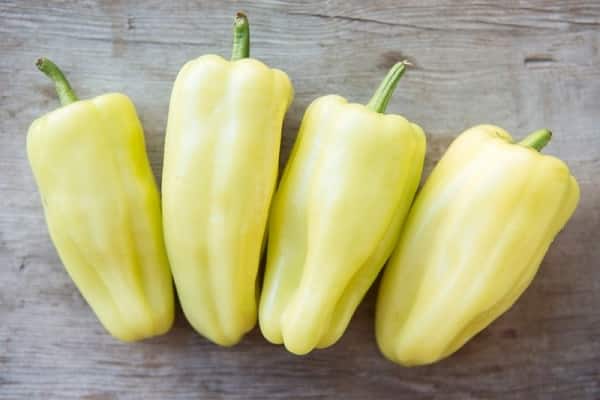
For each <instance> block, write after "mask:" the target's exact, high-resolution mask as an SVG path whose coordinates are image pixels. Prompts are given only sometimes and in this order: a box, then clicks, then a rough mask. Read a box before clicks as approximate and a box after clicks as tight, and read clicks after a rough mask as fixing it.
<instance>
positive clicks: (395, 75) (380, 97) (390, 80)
mask: <svg viewBox="0 0 600 400" xmlns="http://www.w3.org/2000/svg"><path fill="white" fill-rule="evenodd" d="M407 65H411V64H410V63H409V62H408V61H400V62H399V63H396V64H395V65H394V66H393V67H392V68H391V69H390V71H389V72H388V73H387V75H386V76H385V78H383V81H381V84H380V85H379V87H378V88H377V90H376V91H375V94H374V95H373V97H371V100H369V103H368V104H367V108H368V109H370V110H373V111H375V112H378V113H381V114H383V113H384V112H385V109H386V108H387V106H388V103H389V102H390V99H391V98H392V94H393V93H394V89H396V85H397V84H398V81H399V80H400V78H401V77H402V75H403V74H404V71H405V70H406V66H407Z"/></svg>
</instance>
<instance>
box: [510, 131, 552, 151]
mask: <svg viewBox="0 0 600 400" xmlns="http://www.w3.org/2000/svg"><path fill="white" fill-rule="evenodd" d="M550 139H552V132H550V129H539V130H537V131H535V132H533V133H530V134H529V135H527V136H526V137H525V139H523V140H521V141H520V142H519V143H518V144H520V145H521V146H525V147H531V148H532V149H535V150H537V151H540V150H542V149H543V148H544V146H545V145H547V144H548V142H549V141H550Z"/></svg>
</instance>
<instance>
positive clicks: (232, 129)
mask: <svg viewBox="0 0 600 400" xmlns="http://www.w3.org/2000/svg"><path fill="white" fill-rule="evenodd" d="M234 33H235V38H234V50H233V57H232V61H227V60H224V59H223V58H221V57H219V56H216V55H205V56H202V57H200V58H198V59H196V60H193V61H190V62H188V63H187V64H186V65H185V66H184V67H183V68H182V69H181V71H180V72H179V75H178V76H177V80H176V81H175V84H174V86H173V92H172V95H171V104H170V106H169V118H168V124H167V133H166V142H165V157H164V167H163V181H162V182H163V183H162V193H163V194H162V197H163V211H164V232H165V240H166V244H167V250H168V254H169V259H170V261H171V265H172V270H173V276H174V279H175V283H176V286H177V293H178V295H179V300H180V302H181V306H182V308H183V311H184V313H185V315H186V317H187V319H188V321H189V322H190V323H191V324H192V326H193V327H194V328H195V329H196V330H197V331H198V332H199V333H201V334H202V335H204V336H206V337H207V338H208V339H210V340H211V341H213V342H215V343H217V344H220V345H223V346H229V345H233V344H235V343H237V342H238V341H239V340H240V339H241V338H242V336H243V335H244V333H246V332H247V331H249V330H250V329H252V328H253V327H254V326H255V324H256V314H257V311H256V308H257V305H256V303H257V296H258V295H257V280H256V278H257V272H258V267H259V261H260V257H261V248H262V243H263V240H264V236H265V227H266V223H267V216H268V212H269V206H270V204H271V197H272V193H273V190H274V187H275V182H276V179H277V171H278V163H279V146H280V141H281V129H282V123H283V118H284V115H285V112H286V110H287V108H288V107H289V105H290V103H291V101H292V98H293V88H292V84H291V82H290V80H289V78H288V77H287V75H286V74H285V73H284V72H282V71H280V70H277V69H271V68H269V67H267V66H266V65H264V64H263V63H261V62H260V61H257V60H254V59H251V58H248V51H249V47H248V46H249V39H248V38H249V33H248V22H247V20H246V17H245V16H244V15H242V14H239V15H238V16H237V17H236V20H235V25H234Z"/></svg>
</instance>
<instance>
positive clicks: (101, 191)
mask: <svg viewBox="0 0 600 400" xmlns="http://www.w3.org/2000/svg"><path fill="white" fill-rule="evenodd" d="M37 66H38V68H39V69H40V70H41V71H42V72H44V73H45V74H46V75H48V76H49V77H50V78H51V79H52V80H54V81H55V83H56V88H57V92H58V95H59V98H60V100H61V103H62V105H63V107H61V108H59V109H58V110H55V111H53V112H51V113H49V114H47V115H45V116H43V117H41V118H39V119H37V120H35V121H34V122H33V123H32V124H31V127H30V128H29V133H28V135H27V153H28V156H29V161H30V163H31V168H32V170H33V173H34V175H35V179H36V182H37V185H38V188H39V191H40V194H41V197H42V203H43V206H44V212H45V216H46V222H47V224H48V230H49V232H50V236H51V238H52V241H53V242H54V245H55V247H56V250H57V251H58V254H59V256H60V258H61V260H62V262H63V264H64V265H65V268H66V269H67V272H68V273H69V275H70V276H71V278H72V279H73V281H74V282H75V284H76V285H77V287H78V289H79V291H80V292H81V294H82V295H83V297H84V298H85V300H86V301H87V302H88V304H89V305H90V306H91V307H92V309H93V310H94V312H95V313H96V315H97V316H98V318H99V319H100V321H101V323H102V324H103V325H104V327H105V328H106V329H107V330H108V331H109V332H110V333H111V334H112V335H113V336H115V337H116V338H119V339H121V340H125V341H131V340H139V339H143V338H147V337H150V336H155V335H160V334H162V333H165V332H166V331H168V330H169V329H170V327H171V324H172V322H173V287H172V281H171V275H170V272H169V264H168V261H167V257H166V252H165V248H164V243H163V236H162V229H161V216H160V204H159V195H158V191H157V187H156V182H155V180H154V177H153V175H152V170H151V169H150V164H149V162H148V158H147V156H146V151H145V144H144V134H143V131H142V126H141V124H140V121H139V119H138V117H137V114H136V111H135V107H134V105H133V104H132V103H131V101H130V100H129V98H127V97H126V96H125V95H122V94H118V93H112V94H106V95H103V96H99V97H96V98H94V99H92V100H81V101H78V100H77V97H76V96H75V94H74V93H73V90H72V89H71V87H70V85H69V83H68V82H67V80H66V79H65V77H64V75H63V74H62V72H61V71H60V70H59V69H58V67H56V66H55V65H54V64H53V63H52V62H50V61H49V60H47V59H40V60H38V63H37Z"/></svg>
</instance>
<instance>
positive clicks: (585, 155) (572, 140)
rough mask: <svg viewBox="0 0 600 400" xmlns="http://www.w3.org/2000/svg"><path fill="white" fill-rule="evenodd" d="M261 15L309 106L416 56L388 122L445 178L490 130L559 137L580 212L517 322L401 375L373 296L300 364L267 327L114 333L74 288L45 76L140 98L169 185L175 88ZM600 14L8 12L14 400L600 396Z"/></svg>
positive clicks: (2, 375)
mask: <svg viewBox="0 0 600 400" xmlns="http://www.w3.org/2000/svg"><path fill="white" fill-rule="evenodd" d="M240 9H241V10H245V11H246V12H247V13H248V15H249V17H250V22H251V27H252V55H253V56H255V57H257V58H260V59H261V60H263V61H265V62H267V63H268V64H270V65H272V66H276V67H278V68H281V69H283V70H285V71H287V72H288V73H289V75H290V77H291V79H292V81H293V83H294V85H295V88H296V98H295V101H294V104H293V106H292V107H291V110H290V112H289V113H288V117H287V120H286V127H285V133H284V140H283V160H282V163H283V162H284V161H285V159H286V158H287V155H288V153H289V150H290V147H291V145H292V143H293V141H294V138H295V135H296V130H297V128H298V124H299V121H300V118H301V116H302V113H303V110H304V109H305V108H306V106H307V105H308V104H309V102H310V101H311V100H313V99H314V98H315V97H317V96H319V95H323V94H328V93H338V94H341V95H343V96H345V97H347V98H350V99H352V100H353V101H357V102H366V101H367V100H368V99H369V97H370V95H371V93H372V92H373V90H374V89H375V87H376V85H377V84H378V83H379V80H380V79H381V78H382V76H383V75H384V74H385V73H386V71H387V69H388V68H389V67H390V66H391V65H392V64H393V63H394V62H395V61H398V60H401V59H404V58H406V59H408V60H410V61H412V62H413V63H414V64H415V67H414V68H412V69H411V70H410V71H409V72H408V73H407V74H406V75H405V77H404V78H403V80H402V82H401V83H400V85H399V87H398V90H397V92H396V95H395V96H394V98H393V101H392V102H391V104H390V107H389V111H390V112H395V113H401V114H403V115H405V116H407V117H408V118H409V119H411V120H414V121H417V122H418V123H420V124H421V125H422V126H423V127H424V129H425V130H426V132H427V134H428V141H429V143H428V144H429V148H428V154H427V165H426V173H428V172H429V171H430V170H431V167H432V165H434V164H435V162H436V160H438V159H439V157H440V156H441V154H442V153H443V151H444V150H445V149H446V147H447V146H448V144H449V143H450V141H451V140H452V139H453V138H454V137H455V136H456V135H457V134H458V133H459V132H461V131H463V130H464V129H465V128H467V127H470V126H472V125H474V124H477V123H483V122H490V123H495V124H498V125H500V126H503V127H504V128H506V129H508V130H509V131H512V132H513V133H514V134H515V135H516V136H521V135H524V134H525V133H527V132H529V131H532V130H534V129H537V128H540V127H549V128H552V130H553V131H554V132H555V136H554V139H553V141H552V143H551V144H550V145H549V146H548V147H547V149H546V150H544V151H545V152H547V153H550V154H554V155H556V156H558V157H560V158H562V159H564V160H565V161H566V162H567V163H568V164H569V165H570V167H571V168H572V171H573V174H574V175H575V176H576V177H577V179H578V180H579V183H580V185H581V193H582V196H581V203H580V205H579V208H578V210H577V212H576V214H575V216H574V217H573V219H572V220H571V222H570V223H569V224H568V226H567V227H566V229H565V230H564V231H563V232H562V233H561V234H560V235H559V236H558V238H557V240H556V242H555V243H554V245H553V246H552V248H551V249H550V251H549V253H548V254H547V256H546V258H545V260H544V262H543V265H542V267H541V270H540V273H539V275H538V277H537V279H536V280H535V282H534V283H533V285H532V286H531V287H530V289H529V290H528V291H527V292H526V293H525V295H524V296H523V297H522V298H521V299H520V300H519V302H518V304H517V305H516V306H515V307H514V308H513V309H512V310H510V312H508V313H507V314H506V315H505V316H503V317H502V318H500V319H499V320H498V321H496V322H495V323H494V324H493V325H492V326H490V327H489V328H488V329H486V330H485V331H484V332H483V333H481V334H480V335H478V336H477V337H476V338H475V339H474V340H472V341H471V342H470V343H469V344H468V345H467V346H465V347H464V348H463V349H462V350H461V351H460V352H458V353H457V354H456V355H454V356H452V357H451V358H449V359H447V360H445V361H443V362H440V363H439V364H436V365H433V366H429V367H422V368H413V369H408V368H402V367H399V366H396V365H394V364H391V363H390V362H388V361H386V360H385V359H383V358H382V357H381V356H380V354H379V352H378V351H377V347H376V345H375V342H374V337H373V311H374V310H373V309H374V293H373V291H371V292H370V293H369V295H368V296H367V299H366V301H365V302H364V303H363V304H362V305H361V307H360V309H359V310H358V312H357V314H356V316H355V318H354V320H353V321H352V323H351V325H350V327H349V329H348V331H347V332H346V334H345V336H344V337H343V339H342V340H341V341H340V342H339V343H338V344H337V345H335V346H334V347H333V348H330V349H328V350H323V351H316V352H314V353H313V354H311V355H309V356H306V357H295V356H292V355H290V354H288V353H286V352H285V351H284V350H283V349H282V348H280V347H276V346H272V345H269V344H268V343H266V342H265V341H264V340H263V339H262V337H261V335H260V333H259V332H258V331H257V330H255V331H254V332H253V333H252V334H250V335H249V336H248V337H247V338H246V339H245V340H244V341H243V342H242V343H241V344H240V345H239V346H237V347H234V348H231V349H222V348H218V347H217V346H215V345H212V344H210V343H208V342H207V341H206V340H205V339H203V338H202V337H200V336H198V335H196V334H195V333H194V332H193V331H192V329H191V328H190V327H189V325H188V324H187V322H186V321H185V320H184V318H183V317H182V315H181V314H180V313H179V315H178V318H177V322H176V324H175V327H174V329H173V330H172V331H171V332H170V333H169V334H167V335H166V336H163V337H160V338H157V339H154V340H149V341H146V342H143V343H137V344H122V343H118V342H116V341H115V340H113V339H112V338H111V337H109V336H108V335H107V334H106V333H105V332H104V331H103V329H102V328H101V327H100V325H99V323H98V322H97V321H96V319H95V317H94V315H93V314H92V312H91V311H90V310H89V308H88V307H87V306H86V304H85V303H84V301H83V300H82V298H81V297H80V295H79V294H78V292H77V290H76V288H75V287H74V285H73V284H72V282H71V281H70V280H69V278H68V277H67V275H66V273H65V272H64V270H63V267H62V266H61V263H60V261H59V259H58V257H57V255H56V252H55V250H54V249H53V247H52V244H51V243H50V240H49V238H48V234H47V232H46V228H45V224H44V219H43V216H42V209H41V206H40V201H39V198H38V194H37V191H36V188H35V185H34V181H33V179H32V175H31V172H30V170H29V167H28V164H27V161H26V157H25V133H26V131H27V128H28V125H29V124H30V122H31V121H32V120H33V119H34V118H36V117H37V116H39V115H42V114H44V113H46V112H48V111H50V110H52V109H54V108H56V107H57V106H58V102H57V99H56V97H55V94H54V90H53V87H52V86H51V84H50V83H49V82H48V80H47V79H46V78H45V77H44V76H42V75H41V74H40V73H39V72H38V71H37V70H36V68H35V67H34V65H33V63H34V61H35V59H36V58H37V57H38V56H41V55H45V56H48V57H50V58H52V59H53V60H55V61H56V62H57V63H58V64H59V65H60V66H62V67H63V69H64V70H65V71H66V72H67V74H68V76H69V77H70V79H71V81H72V83H73V85H74V87H75V88H76V91H77V92H78V94H79V95H80V96H81V97H92V96H96V95H99V94H101V93H104V92H109V91H122V92H124V93H126V94H128V95H129V96H131V98H132V99H133V101H134V102H135V104H136V105H137V107H138V112H139V114H140V116H141V119H142V121H143V123H144V127H145V129H146V135H147V145H148V151H149V153H150V158H151V161H152V166H153V168H154V171H155V172H156V174H157V176H159V175H160V170H161V158H162V149H163V134H164V129H165V123H166V113H167V105H168V99H169V93H170V89H171V85H172V82H173V79H174V78H175V75H176V73H177V71H178V69H179V68H180V67H181V66H182V65H183V63H184V62H185V61H186V60H189V59H191V58H194V57H196V56H198V55H201V54H204V53H211V52H214V53H219V54H223V55H226V56H228V55H229V53H230V43H231V35H230V28H231V22H232V17H233V14H234V13H235V12H236V11H237V10H240ZM599 48H600V3H599V2H598V1H592V0H590V1H563V2H552V1H502V2H500V1H494V0H490V1H478V2H476V3H473V4H471V5H467V3H463V2H460V1H455V2H448V3H446V2H442V1H431V0H411V1H402V2H395V1H393V0H382V1H371V2H366V1H359V0H356V1H345V0H336V1H334V0H332V1H314V2H302V3H295V2H286V1H262V2H253V3H246V2H232V1H214V2H213V1H203V0H201V1H181V2H168V1H158V0H153V1H130V2H128V1H56V2H48V1H19V0H10V1H7V0H2V1H1V2H0V169H1V172H0V190H1V193H0V398H2V399H34V398H40V399H69V398H84V399H96V400H99V399H142V398H143V399H171V398H189V399H192V398H206V399H221V398H229V399H265V398H279V399H292V398H294V399H299V398H302V399H309V398H323V397H326V398H334V397H337V398H344V399H365V398H377V399H387V398H395V399H418V398H427V399H433V398H440V399H441V398H444V399H470V398H515V399H535V398H540V399H541V398H543V399H548V398H555V399H575V398H578V399H579V398H588V399H598V398H600V312H599V311H598V310H599V309H600V229H599V228H600V53H599Z"/></svg>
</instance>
